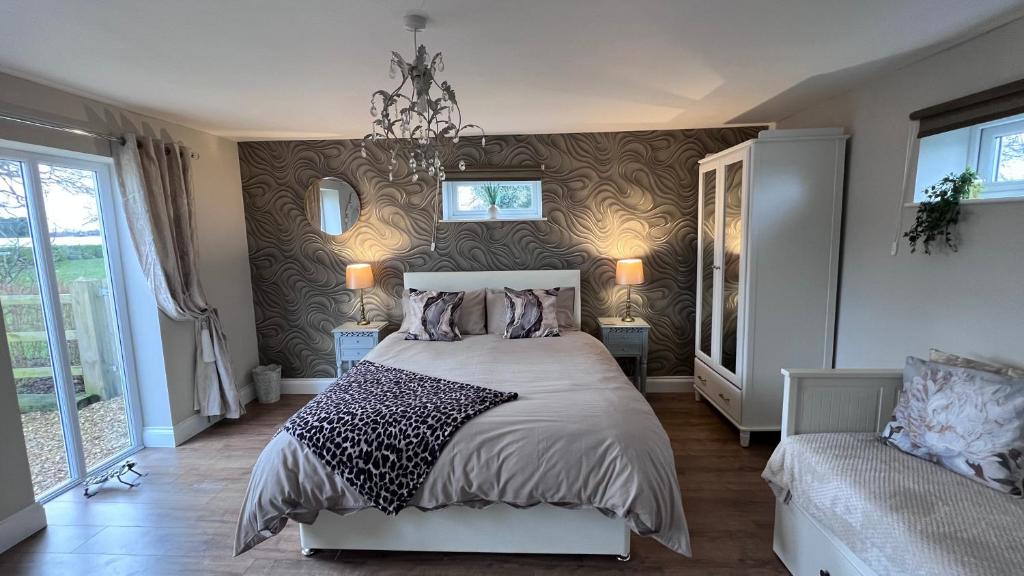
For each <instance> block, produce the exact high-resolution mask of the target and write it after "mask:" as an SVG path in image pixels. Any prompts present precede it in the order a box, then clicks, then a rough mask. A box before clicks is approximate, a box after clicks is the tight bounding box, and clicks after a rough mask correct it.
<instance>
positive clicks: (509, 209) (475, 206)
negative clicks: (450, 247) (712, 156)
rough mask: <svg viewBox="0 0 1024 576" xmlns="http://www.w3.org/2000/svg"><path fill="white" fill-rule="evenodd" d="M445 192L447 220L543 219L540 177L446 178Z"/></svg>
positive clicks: (443, 189) (445, 217) (445, 215)
mask: <svg viewBox="0 0 1024 576" xmlns="http://www.w3.org/2000/svg"><path fill="white" fill-rule="evenodd" d="M442 192H443V198H444V205H443V209H444V219H445V220H446V221H476V220H540V219H541V218H543V210H542V207H541V184H540V180H446V181H445V182H444V186H443V188H442ZM492 205H493V206H495V208H496V214H495V215H494V216H493V217H492V216H491V212H492V210H491V209H490V208H491V206H492Z"/></svg>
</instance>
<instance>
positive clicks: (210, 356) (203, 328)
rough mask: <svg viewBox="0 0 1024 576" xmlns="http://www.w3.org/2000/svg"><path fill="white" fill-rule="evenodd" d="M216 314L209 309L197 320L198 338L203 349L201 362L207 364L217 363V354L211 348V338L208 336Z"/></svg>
mask: <svg viewBox="0 0 1024 576" xmlns="http://www.w3.org/2000/svg"><path fill="white" fill-rule="evenodd" d="M216 314H217V311H216V310H213V309H210V310H207V311H206V313H205V314H203V315H202V317H201V318H200V319H199V338H200V343H201V344H202V347H203V362H205V363H207V364H212V363H214V362H216V361H217V354H216V352H215V351H214V348H213V336H212V335H211V334H210V323H211V322H212V320H213V318H214V316H215V315H216Z"/></svg>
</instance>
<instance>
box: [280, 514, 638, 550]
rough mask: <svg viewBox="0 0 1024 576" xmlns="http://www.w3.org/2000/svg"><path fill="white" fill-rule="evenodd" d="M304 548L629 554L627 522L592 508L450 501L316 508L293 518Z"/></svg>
mask: <svg viewBox="0 0 1024 576" xmlns="http://www.w3.org/2000/svg"><path fill="white" fill-rule="evenodd" d="M299 542H300V543H301V545H302V553H303V555H306V556H310V555H312V554H314V553H315V552H316V551H317V550H391V551H408V552H490V553H499V554H589V555H609V556H615V557H617V558H618V559H619V560H623V561H626V560H629V527H628V526H627V525H626V521H625V520H623V519H622V518H608V517H606V516H605V515H604V514H601V513H600V512H598V511H597V510H594V509H592V508H583V509H579V510H570V509H568V508H559V507H557V506H551V505H548V504H540V505H537V506H533V507H532V508H513V507H511V506H508V505H507V504H494V505H491V506H488V507H487V508H480V509H474V508H468V507H465V506H450V507H448V508H443V509H441V510H434V511H432V512H422V511H420V510H418V509H416V508H407V509H405V510H403V511H402V512H401V513H400V514H399V515H398V516H394V517H388V516H385V515H384V513H383V512H380V511H379V510H376V509H372V508H371V509H366V510H361V511H359V512H356V513H354V514H349V515H347V516H341V515H339V514H335V513H334V512H329V511H326V510H325V511H323V512H321V513H320V515H319V516H318V517H317V519H316V522H314V523H313V524H300V525H299Z"/></svg>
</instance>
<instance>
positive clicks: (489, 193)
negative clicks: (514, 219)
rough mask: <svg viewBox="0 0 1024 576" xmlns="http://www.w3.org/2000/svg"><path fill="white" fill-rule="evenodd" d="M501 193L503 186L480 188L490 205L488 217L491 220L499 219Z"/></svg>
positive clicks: (492, 185) (490, 185)
mask: <svg viewBox="0 0 1024 576" xmlns="http://www.w3.org/2000/svg"><path fill="white" fill-rule="evenodd" d="M501 193H502V190H501V186H498V185H495V184H487V185H485V186H481V187H480V194H481V196H483V200H484V201H485V202H487V204H488V208H487V217H488V218H490V219H491V220H496V219H497V218H498V199H499V198H501Z"/></svg>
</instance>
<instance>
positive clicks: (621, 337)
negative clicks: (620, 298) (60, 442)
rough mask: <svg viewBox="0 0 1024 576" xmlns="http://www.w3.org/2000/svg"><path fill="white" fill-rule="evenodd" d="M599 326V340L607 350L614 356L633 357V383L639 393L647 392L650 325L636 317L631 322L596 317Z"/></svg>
mask: <svg viewBox="0 0 1024 576" xmlns="http://www.w3.org/2000/svg"><path fill="white" fill-rule="evenodd" d="M597 324H598V326H600V327H601V341H602V342H604V345H605V348H608V352H610V353H611V355H612V356H614V357H616V358H633V359H634V360H635V361H636V373H635V374H636V378H635V380H634V384H636V387H637V388H639V389H640V393H641V394H644V395H646V394H647V336H648V334H649V333H650V331H651V326H650V324H648V323H647V322H645V321H644V320H643V318H636V319H634V320H633V321H632V322H623V321H622V320H621V319H619V318H598V319H597Z"/></svg>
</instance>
